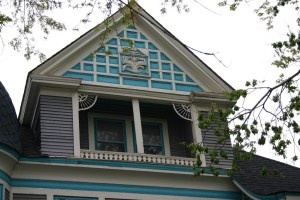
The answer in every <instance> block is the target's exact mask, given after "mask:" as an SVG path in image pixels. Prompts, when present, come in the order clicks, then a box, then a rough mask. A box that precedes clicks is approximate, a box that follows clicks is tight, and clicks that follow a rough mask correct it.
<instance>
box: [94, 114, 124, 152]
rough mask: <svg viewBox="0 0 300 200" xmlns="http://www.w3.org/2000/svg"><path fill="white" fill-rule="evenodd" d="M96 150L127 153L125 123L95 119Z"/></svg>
mask: <svg viewBox="0 0 300 200" xmlns="http://www.w3.org/2000/svg"><path fill="white" fill-rule="evenodd" d="M95 132H96V135H95V138H96V146H95V147H96V149H97V150H100V151H117V152H126V151H127V149H126V140H125V138H126V137H125V122H124V121H122V120H111V119H95Z"/></svg>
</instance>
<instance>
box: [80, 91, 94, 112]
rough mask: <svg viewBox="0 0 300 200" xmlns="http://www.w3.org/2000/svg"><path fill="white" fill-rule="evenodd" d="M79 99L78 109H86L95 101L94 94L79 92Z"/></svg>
mask: <svg viewBox="0 0 300 200" xmlns="http://www.w3.org/2000/svg"><path fill="white" fill-rule="evenodd" d="M78 101H79V111H80V110H87V109H90V108H91V107H93V105H95V103H96V101H97V96H96V95H88V94H85V93H79V95H78Z"/></svg>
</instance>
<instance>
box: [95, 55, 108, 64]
mask: <svg viewBox="0 0 300 200" xmlns="http://www.w3.org/2000/svg"><path fill="white" fill-rule="evenodd" d="M96 62H101V63H106V56H104V55H96Z"/></svg>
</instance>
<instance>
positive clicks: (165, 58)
mask: <svg viewBox="0 0 300 200" xmlns="http://www.w3.org/2000/svg"><path fill="white" fill-rule="evenodd" d="M160 59H161V60H168V61H170V58H169V57H168V56H166V54H164V53H163V52H160Z"/></svg>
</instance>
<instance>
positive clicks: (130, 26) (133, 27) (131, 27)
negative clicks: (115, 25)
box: [127, 25, 136, 30]
mask: <svg viewBox="0 0 300 200" xmlns="http://www.w3.org/2000/svg"><path fill="white" fill-rule="evenodd" d="M127 28H128V29H133V30H136V28H135V26H133V25H129V26H127Z"/></svg>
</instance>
